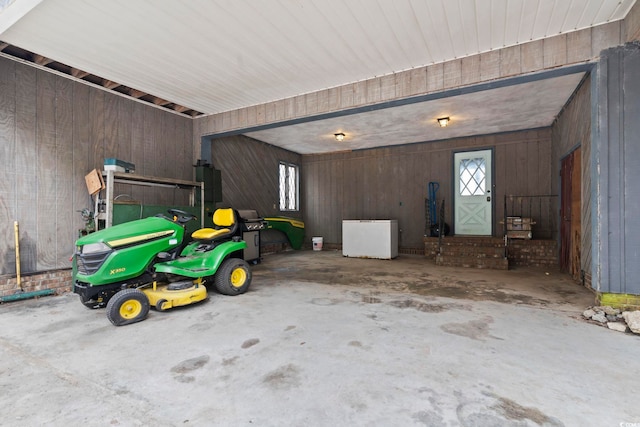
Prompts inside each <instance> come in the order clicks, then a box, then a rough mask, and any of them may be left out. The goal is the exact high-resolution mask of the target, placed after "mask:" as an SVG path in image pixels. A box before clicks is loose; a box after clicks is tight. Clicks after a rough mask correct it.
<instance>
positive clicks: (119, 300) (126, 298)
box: [107, 289, 149, 326]
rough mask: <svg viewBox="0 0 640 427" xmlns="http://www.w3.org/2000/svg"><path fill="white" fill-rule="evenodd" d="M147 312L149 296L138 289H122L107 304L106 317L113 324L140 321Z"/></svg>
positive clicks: (144, 317) (119, 324)
mask: <svg viewBox="0 0 640 427" xmlns="http://www.w3.org/2000/svg"><path fill="white" fill-rule="evenodd" d="M148 314H149V298H147V296H146V295H145V294H144V292H142V291H140V290H138V289H123V290H121V291H120V292H118V293H117V294H115V295H114V296H113V297H112V298H111V299H110V300H109V303H108V304H107V319H109V321H110V322H111V323H113V324H114V325H115V326H123V325H129V324H131V323H136V322H140V321H141V320H144V319H146V317H147V315H148Z"/></svg>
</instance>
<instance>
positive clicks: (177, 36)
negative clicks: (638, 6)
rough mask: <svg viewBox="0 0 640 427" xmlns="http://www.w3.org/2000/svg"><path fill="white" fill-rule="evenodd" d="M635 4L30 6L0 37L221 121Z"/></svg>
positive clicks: (194, 1)
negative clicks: (227, 114)
mask: <svg viewBox="0 0 640 427" xmlns="http://www.w3.org/2000/svg"><path fill="white" fill-rule="evenodd" d="M634 1H635V0H621V1H620V0H600V1H595V0H264V1H240V0H213V1H212V0H190V1H185V2H176V1H175V0H153V1H151V0H135V1H131V0H110V1H101V0H42V1H41V2H39V3H38V2H36V1H35V0H29V1H28V2H26V3H29V5H30V6H31V7H32V8H31V9H30V10H29V9H26V10H25V11H24V12H23V13H22V17H21V18H20V19H17V20H16V22H15V23H13V24H12V25H11V24H9V25H7V27H8V28H6V29H5V30H4V32H3V33H2V34H0V40H3V41H5V42H8V43H11V44H13V45H15V46H18V47H20V48H23V49H27V50H29V51H32V52H35V53H37V54H39V55H43V56H45V57H47V58H51V59H53V60H55V61H57V62H61V63H64V64H67V65H69V66H72V67H74V68H77V69H80V70H84V71H87V72H89V73H92V74H95V75H97V76H101V77H103V78H105V79H108V80H111V81H114V82H118V83H120V84H123V85H126V86H128V87H132V88H135V89H138V90H141V91H143V92H146V93H150V94H153V95H155V96H158V97H161V98H163V99H166V100H169V101H171V102H175V103H177V104H181V105H184V106H187V107H189V108H193V109H195V110H198V111H202V112H204V113H218V112H222V111H228V110H232V109H237V108H241V107H245V106H248V105H255V104H259V103H264V102H269V101H274V100H278V99H283V98H288V97H292V96H296V95H300V94H303V93H308V92H313V91H318V90H322V89H326V88H329V87H334V86H338V85H342V84H345V83H350V82H356V81H360V80H364V79H368V78H371V77H374V76H381V75H386V74H390V73H393V72H398V71H402V70H407V69H411V68H415V67H419V66H424V65H429V64H433V63H438V62H443V61H446V60H450V59H453V58H460V57H464V56H467V55H474V54H477V53H480V52H485V51H489V50H492V49H497V48H502V47H504V46H508V45H512V44H514V43H522V42H526V41H529V40H532V39H539V38H543V37H547V36H551V35H556V34H560V33H562V32H566V31H573V30H575V29H579V28H582V27H585V26H590V25H597V24H601V23H604V22H609V21H611V20H616V19H622V18H623V17H624V16H625V14H626V13H627V12H628V10H629V9H630V7H631V6H632V5H633V4H634ZM26 3H25V0H22V1H16V2H14V3H12V4H11V5H9V6H7V8H6V10H5V11H4V12H3V13H2V14H1V15H0V19H1V18H2V17H3V16H9V15H10V14H11V13H10V12H11V11H12V9H13V8H17V7H18V5H20V4H26ZM16 10H17V9H16ZM14 15H15V14H14ZM1 28H4V27H2V26H1V25H0V29H1Z"/></svg>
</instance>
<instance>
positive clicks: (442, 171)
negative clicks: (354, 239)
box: [301, 128, 552, 248]
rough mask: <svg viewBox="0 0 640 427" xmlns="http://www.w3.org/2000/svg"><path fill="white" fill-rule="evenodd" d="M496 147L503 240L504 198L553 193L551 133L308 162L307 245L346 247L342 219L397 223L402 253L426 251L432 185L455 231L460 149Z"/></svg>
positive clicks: (335, 155)
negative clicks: (314, 241)
mask: <svg viewBox="0 0 640 427" xmlns="http://www.w3.org/2000/svg"><path fill="white" fill-rule="evenodd" d="M483 148H494V149H495V157H494V165H495V181H494V184H495V191H494V197H496V212H495V218H494V230H495V232H494V235H497V236H501V235H502V225H501V224H500V220H501V219H502V217H503V215H504V208H503V200H504V195H505V194H517V195H540V194H551V170H552V164H551V131H550V129H548V128H547V129H539V130H529V131H524V132H512V133H504V134H498V135H488V136H478V137H470V138H458V139H451V140H446V141H439V142H429V143H418V144H408V145H404V146H399V147H385V148H378V149H371V150H362V151H353V152H343V153H332V154H320V155H305V156H303V157H302V166H303V168H302V185H301V192H302V194H304V198H303V206H304V212H305V215H304V220H305V226H306V235H307V240H308V239H310V238H311V236H322V237H323V238H324V241H325V242H327V243H335V244H341V243H342V220H343V219H397V220H398V225H399V228H400V230H401V232H400V236H399V245H400V247H401V248H421V247H422V246H423V242H422V238H423V236H424V233H425V207H424V200H425V198H426V197H427V193H428V189H427V186H428V183H429V182H430V181H437V182H439V183H440V189H439V191H438V199H439V200H442V199H444V200H445V212H446V213H445V220H446V222H447V223H448V224H450V225H452V222H453V220H452V218H453V214H452V207H453V204H452V192H453V186H452V177H453V170H452V168H453V153H454V151H464V150H475V149H483Z"/></svg>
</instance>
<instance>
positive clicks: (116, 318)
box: [73, 209, 251, 326]
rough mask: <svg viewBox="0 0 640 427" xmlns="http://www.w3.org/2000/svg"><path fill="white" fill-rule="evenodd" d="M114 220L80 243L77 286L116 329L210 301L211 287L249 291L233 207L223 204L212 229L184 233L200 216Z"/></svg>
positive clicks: (179, 214)
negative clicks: (153, 314) (154, 312)
mask: <svg viewBox="0 0 640 427" xmlns="http://www.w3.org/2000/svg"><path fill="white" fill-rule="evenodd" d="M168 212H169V214H171V217H167V216H165V215H159V216H155V217H150V218H145V219H140V220H136V221H131V222H127V223H124V224H120V225H116V226H113V227H110V228H107V229H104V230H100V231H97V232H95V233H92V234H89V235H87V236H84V237H81V238H80V239H78V240H77V241H76V249H75V253H74V256H73V291H74V292H75V293H77V294H78V295H80V301H81V302H82V304H84V305H85V306H86V307H89V308H92V309H93V308H104V307H106V309H107V318H108V319H109V320H110V321H111V323H113V324H114V325H116V326H121V325H127V324H130V323H135V322H139V321H141V320H144V319H145V318H146V317H147V315H148V313H149V308H150V307H154V308H155V309H156V310H158V311H165V310H168V309H170V308H172V307H177V306H183V305H187V304H193V303H196V302H198V301H202V300H204V299H206V298H207V288H206V285H213V286H214V287H215V289H216V290H217V291H218V292H220V293H221V294H224V295H239V294H243V293H245V292H246V291H247V290H248V289H249V285H250V283H251V270H250V269H249V264H248V263H247V262H246V261H245V260H244V259H243V258H242V254H243V250H244V249H245V248H246V247H247V244H246V243H245V242H244V241H243V240H241V238H240V236H238V233H237V230H238V221H237V219H236V212H235V211H234V210H233V209H217V210H216V211H215V212H214V214H213V223H214V228H202V229H200V230H197V231H195V232H194V233H193V234H192V235H191V239H186V238H185V227H186V226H185V224H187V222H189V221H191V220H194V219H197V218H196V217H195V216H194V215H192V214H190V213H188V212H184V211H181V210H178V209H169V211H168Z"/></svg>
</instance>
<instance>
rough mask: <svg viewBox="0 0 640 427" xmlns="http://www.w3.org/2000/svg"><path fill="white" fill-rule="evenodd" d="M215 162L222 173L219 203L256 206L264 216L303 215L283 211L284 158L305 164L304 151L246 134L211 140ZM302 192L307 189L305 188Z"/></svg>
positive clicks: (236, 207)
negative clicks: (281, 179) (281, 181)
mask: <svg viewBox="0 0 640 427" xmlns="http://www.w3.org/2000/svg"><path fill="white" fill-rule="evenodd" d="M211 144H212V145H211V157H212V158H211V164H212V165H213V166H214V168H216V169H219V170H220V171H221V175H222V202H221V203H218V205H217V207H227V206H229V207H233V208H235V209H255V210H257V211H258V214H260V215H261V216H274V215H286V216H290V217H293V218H300V219H302V217H303V210H301V211H299V212H280V211H279V208H278V206H279V177H278V173H279V172H278V165H279V162H280V161H284V162H287V163H293V164H296V165H298V166H301V163H302V162H301V155H300V154H297V153H293V152H291V151H288V150H283V149H281V148H278V147H274V146H272V145H269V144H266V143H264V142H261V141H257V140H255V139H252V138H248V137H246V136H242V135H239V136H232V137H227V138H219V139H215V140H214V141H212V142H211ZM300 192H301V193H302V194H304V192H303V191H302V187H301V191H300Z"/></svg>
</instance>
